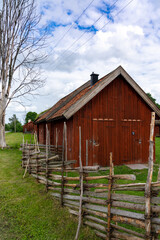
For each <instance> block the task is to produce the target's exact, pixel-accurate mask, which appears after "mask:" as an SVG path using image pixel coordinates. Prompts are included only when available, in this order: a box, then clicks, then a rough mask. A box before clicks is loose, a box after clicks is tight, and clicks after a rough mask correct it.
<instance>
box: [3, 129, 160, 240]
mask: <svg viewBox="0 0 160 240" xmlns="http://www.w3.org/2000/svg"><path fill="white" fill-rule="evenodd" d="M30 139H31V136H30V134H25V141H26V140H27V141H28V142H30ZM22 140H23V134H22V133H7V134H6V141H7V144H8V145H9V146H10V148H8V149H4V150H0V164H1V168H0V183H1V188H0V202H1V206H0V215H1V218H0V232H1V234H0V240H16V239H17V240H27V239H33V240H60V239H61V240H63V239H67V240H69V239H74V237H75V233H76V229H77V221H76V218H74V217H73V216H71V215H70V214H69V213H68V210H67V209H66V208H61V207H60V204H59V202H58V201H56V200H55V199H53V198H52V197H51V196H50V194H49V193H46V192H45V188H44V186H43V185H41V184H37V182H36V180H35V179H33V178H32V177H30V176H29V175H27V176H26V178H25V179H23V178H22V176H23V173H24V169H22V168H21V161H20V159H21V152H20V151H19V147H20V144H21V143H22ZM155 163H156V164H157V165H156V164H155V166H154V173H153V181H156V180H157V173H158V168H159V166H158V164H160V138H156V162H155ZM147 172H148V170H147V169H144V170H132V169H129V168H128V167H127V166H118V167H115V174H135V175H136V178H137V179H136V182H145V181H146V178H147ZM100 174H101V173H98V175H100ZM103 174H104V173H103ZM93 182H95V181H93ZM98 182H102V183H103V182H104V183H106V180H99V181H98ZM127 182H128V183H129V182H130V181H122V180H121V183H127ZM130 194H131V192H130ZM132 194H137V193H134V192H132ZM79 239H81V240H82V239H88V240H90V239H92V240H96V239H99V238H97V237H96V236H95V234H94V233H93V232H92V231H91V230H90V229H89V228H86V227H85V228H84V227H82V229H81V232H80V238H79Z"/></svg>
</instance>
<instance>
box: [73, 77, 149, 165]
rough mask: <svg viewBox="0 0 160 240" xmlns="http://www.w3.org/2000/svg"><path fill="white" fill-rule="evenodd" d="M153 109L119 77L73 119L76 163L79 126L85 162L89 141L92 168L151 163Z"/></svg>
mask: <svg viewBox="0 0 160 240" xmlns="http://www.w3.org/2000/svg"><path fill="white" fill-rule="evenodd" d="M151 111H152V109H150V107H148V105H147V104H146V103H145V102H144V100H143V99H142V98H141V97H140V96H139V95H138V94H137V93H136V92H135V90H134V89H133V88H132V87H131V86H130V85H129V84H128V83H127V82H126V81H125V80H124V79H123V77H121V76H119V77H117V79H115V80H114V81H113V82H112V83H111V84H110V85H108V86H107V87H106V88H105V89H103V90H102V91H101V92H100V93H99V94H98V95H96V96H95V97H94V98H93V99H92V100H91V101H90V102H89V103H87V104H86V105H85V106H84V107H83V108H81V109H80V110H79V111H78V112H77V113H75V114H74V116H73V129H74V134H73V139H74V143H73V145H74V146H73V149H74V153H73V154H74V159H77V160H78V126H81V128H82V160H83V165H85V158H86V156H85V154H86V151H85V141H86V139H87V140H88V151H89V152H88V156H89V165H94V164H97V163H98V164H100V165H102V166H106V165H109V153H110V152H111V151H112V152H113V161H114V164H116V165H120V164H125V163H126V164H129V163H146V162H148V149H149V142H148V139H149V129H150V117H151Z"/></svg>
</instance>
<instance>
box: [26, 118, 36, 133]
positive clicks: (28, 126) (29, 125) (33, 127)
mask: <svg viewBox="0 0 160 240" xmlns="http://www.w3.org/2000/svg"><path fill="white" fill-rule="evenodd" d="M36 131H37V125H35V124H34V122H32V121H30V122H28V123H26V124H25V125H23V133H34V132H36Z"/></svg>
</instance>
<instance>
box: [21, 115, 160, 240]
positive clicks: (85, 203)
mask: <svg viewBox="0 0 160 240" xmlns="http://www.w3.org/2000/svg"><path fill="white" fill-rule="evenodd" d="M152 117H153V116H152ZM153 118H154V117H153ZM153 122H154V119H152V123H151V133H152V134H153V131H152V130H153ZM152 134H151V138H150V156H149V171H148V177H147V182H146V183H136V182H135V180H136V176H135V175H133V174H125V175H122V174H118V175H115V174H114V166H113V162H112V153H111V154H110V167H109V171H108V168H103V169H102V168H100V167H99V166H85V167H84V166H82V161H81V130H80V131H79V144H80V145H79V149H80V151H79V166H80V167H77V168H74V167H73V164H74V163H75V160H70V161H65V157H64V156H65V142H63V146H62V147H61V149H62V151H61V152H62V153H63V154H62V157H60V155H59V154H58V152H56V151H52V152H49V151H48V150H47V149H48V146H46V148H43V150H44V149H46V151H45V153H44V151H43V152H41V151H37V150H36V149H35V146H34V145H28V144H23V146H22V150H23V157H22V166H23V167H24V168H25V170H26V171H28V172H29V173H30V174H31V175H32V176H33V177H35V178H36V179H37V181H38V182H39V183H42V184H45V185H46V189H47V191H48V190H49V191H50V192H51V195H52V196H54V197H56V198H57V199H59V201H60V202H61V205H62V206H66V207H68V208H69V211H70V213H72V214H73V215H76V216H78V227H77V232H76V236H75V240H76V239H78V235H79V230H80V226H81V224H82V223H83V224H84V225H87V226H89V227H91V228H93V229H94V231H95V234H96V235H97V236H99V237H100V238H102V239H108V240H110V239H113V240H114V239H124V240H125V239H127V240H141V239H146V240H148V239H152V240H153V239H154V240H158V239H159V236H160V218H159V214H160V181H159V174H158V178H157V182H152V174H153V140H152ZM63 139H65V131H64V138H63ZM46 159H47V160H46ZM122 181H123V183H122ZM125 181H127V182H126V183H125Z"/></svg>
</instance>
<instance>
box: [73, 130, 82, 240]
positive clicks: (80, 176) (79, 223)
mask: <svg viewBox="0 0 160 240" xmlns="http://www.w3.org/2000/svg"><path fill="white" fill-rule="evenodd" d="M79 178H80V200H79V219H78V227H77V232H76V236H75V240H77V239H78V236H79V231H80V227H81V223H82V214H83V212H82V204H83V167H82V156H81V127H79Z"/></svg>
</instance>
